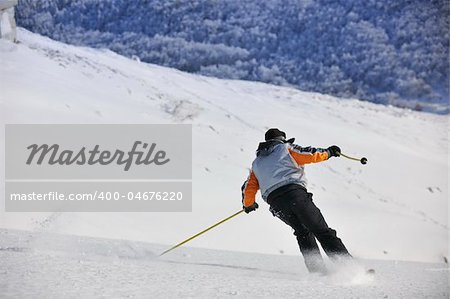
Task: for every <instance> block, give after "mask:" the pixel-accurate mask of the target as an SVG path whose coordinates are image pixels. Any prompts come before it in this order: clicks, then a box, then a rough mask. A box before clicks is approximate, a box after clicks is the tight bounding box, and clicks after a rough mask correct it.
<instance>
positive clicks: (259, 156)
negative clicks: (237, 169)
mask: <svg viewBox="0 0 450 299" xmlns="http://www.w3.org/2000/svg"><path fill="white" fill-rule="evenodd" d="M265 140H266V141H265V142H261V143H260V144H259V146H258V149H257V151H256V158H255V160H254V161H253V163H252V169H251V171H250V175H249V177H248V179H247V180H246V181H245V182H244V184H243V185H242V188H241V189H242V203H243V208H244V210H245V212H246V213H250V212H252V211H254V210H256V209H257V208H258V204H257V203H256V202H255V195H256V192H257V191H258V189H260V190H261V195H262V198H263V199H264V200H265V201H266V202H267V203H268V204H269V205H270V211H271V212H272V214H273V215H274V216H276V217H278V218H279V219H281V220H282V221H283V222H285V223H286V224H287V225H289V226H291V227H292V228H293V229H294V235H295V236H296V237H297V242H298V245H299V247H300V251H301V253H302V254H303V257H304V260H305V264H306V267H307V268H308V270H309V272H311V273H314V272H318V273H326V269H325V264H324V262H323V259H322V256H321V254H320V251H319V247H318V246H317V243H316V239H315V238H317V240H319V242H320V244H321V245H322V248H323V250H324V251H325V252H326V254H327V255H328V256H329V257H330V258H332V259H334V260H336V259H340V258H341V257H346V258H351V255H350V254H349V252H348V251H347V249H346V248H345V246H344V244H343V243H342V241H341V239H339V238H338V237H337V236H336V231H335V230H333V229H332V228H330V227H329V226H328V224H327V223H326V222H325V219H324V217H323V215H322V213H321V212H320V210H319V209H318V208H317V207H316V205H315V204H314V203H313V201H312V193H310V192H308V191H307V190H306V179H305V170H304V167H305V164H308V163H317V162H322V161H325V160H328V159H329V158H330V157H339V155H340V152H341V150H340V148H339V147H338V146H336V145H332V146H330V147H328V148H327V149H322V148H313V147H301V146H299V145H296V144H293V142H294V140H295V138H291V139H289V140H286V134H285V133H284V132H282V131H280V130H279V129H276V128H272V129H269V130H268V131H267V132H266V133H265Z"/></svg>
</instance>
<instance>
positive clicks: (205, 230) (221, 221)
mask: <svg viewBox="0 0 450 299" xmlns="http://www.w3.org/2000/svg"><path fill="white" fill-rule="evenodd" d="M242 212H244V209H242V210H240V211H239V212H236V213H234V214H233V215H231V216H228V217H227V218H225V219H222V220H220V221H219V222H217V223H216V224H213V225H211V226H210V227H208V228H207V229H204V230H202V231H201V232H199V233H198V234H195V235H193V236H192V237H190V238H188V239H186V240H184V241H183V242H180V243H178V244H177V245H174V246H172V247H170V248H169V249H167V250H166V251H164V252H163V253H161V254H160V255H159V256H162V255H164V254H166V253H168V252H169V251H172V250H174V249H175V248H178V247H180V246H181V245H183V244H186V243H187V242H189V241H191V240H192V239H195V238H197V237H198V236H200V235H202V234H204V233H206V232H207V231H209V230H211V229H213V228H215V227H216V226H218V225H220V224H222V223H224V222H225V221H228V220H230V219H231V218H233V217H235V216H237V215H239V214H240V213H242Z"/></svg>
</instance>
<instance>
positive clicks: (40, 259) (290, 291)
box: [0, 229, 449, 298]
mask: <svg viewBox="0 0 450 299" xmlns="http://www.w3.org/2000/svg"><path fill="white" fill-rule="evenodd" d="M0 237H1V239H0V240H1V241H0V242H1V244H0V265H1V266H2V268H1V269H0V278H1V280H0V291H1V293H2V298H93V297H114V298H448V296H449V291H448V268H446V267H443V266H442V265H441V264H433V263H420V262H405V261H371V260H362V261H360V263H359V264H341V265H336V264H330V265H329V269H330V273H329V274H327V275H318V274H308V273H307V271H306V269H305V268H304V267H300V266H299V264H300V263H301V260H300V258H299V257H294V256H282V255H265V254H255V253H242V252H232V251H218V250H210V249H198V248H188V247H182V248H180V249H179V250H178V251H173V252H171V253H170V254H167V255H165V256H163V257H158V253H159V252H161V251H162V250H163V249H164V247H162V246H160V245H155V244H150V243H142V242H136V241H134V242H131V241H124V240H113V239H100V238H89V237H80V236H70V235H55V234H48V233H32V232H26V231H17V230H3V229H0ZM365 267H375V269H376V273H375V275H372V274H367V273H366V272H365V269H366V268H365Z"/></svg>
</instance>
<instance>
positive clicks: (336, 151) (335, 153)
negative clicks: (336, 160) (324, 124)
mask: <svg viewBox="0 0 450 299" xmlns="http://www.w3.org/2000/svg"><path fill="white" fill-rule="evenodd" d="M327 150H328V152H329V153H330V157H339V156H340V155H341V149H340V148H339V146H337V145H332V146H330V147H329V148H327Z"/></svg>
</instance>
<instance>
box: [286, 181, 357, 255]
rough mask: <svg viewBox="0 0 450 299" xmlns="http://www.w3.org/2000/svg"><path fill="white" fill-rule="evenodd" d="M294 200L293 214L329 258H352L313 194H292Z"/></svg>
mask: <svg viewBox="0 0 450 299" xmlns="http://www.w3.org/2000/svg"><path fill="white" fill-rule="evenodd" d="M290 196H293V197H294V198H293V200H291V201H290V203H291V209H292V212H293V213H294V214H295V215H296V216H297V218H298V219H299V220H300V221H301V222H302V223H303V225H305V226H306V228H307V229H308V230H309V231H311V232H312V233H313V234H314V235H315V236H316V238H317V240H319V242H320V244H321V245H322V248H323V250H324V251H325V252H326V253H327V255H328V256H330V257H332V258H335V257H338V256H345V257H351V256H350V254H349V252H348V250H347V248H345V246H344V244H343V243H342V240H341V239H339V238H338V237H337V235H336V231H335V230H334V229H332V228H330V227H329V226H328V224H327V223H326V222H325V219H324V217H323V215H322V212H321V211H320V210H319V208H317V206H316V205H315V204H314V203H313V201H312V193H308V192H306V191H304V190H295V191H293V192H290Z"/></svg>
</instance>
